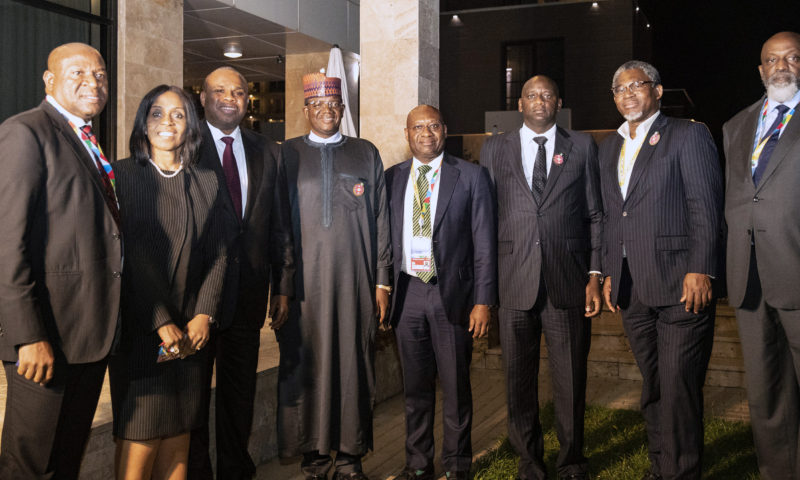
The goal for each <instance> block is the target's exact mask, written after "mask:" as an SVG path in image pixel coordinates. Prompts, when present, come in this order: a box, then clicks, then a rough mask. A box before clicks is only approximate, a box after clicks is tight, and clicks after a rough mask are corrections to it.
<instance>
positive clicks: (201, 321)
mask: <svg viewBox="0 0 800 480" xmlns="http://www.w3.org/2000/svg"><path fill="white" fill-rule="evenodd" d="M210 318H211V317H210V316H208V315H204V314H200V315H195V316H194V318H193V319H191V320H190V321H189V323H187V324H186V336H187V337H188V338H187V344H188V345H189V346H190V347H191V348H192V350H200V349H201V348H203V347H205V346H206V345H207V344H208V339H209V337H210V336H211V327H210V326H209V324H208V320H209V319H210Z"/></svg>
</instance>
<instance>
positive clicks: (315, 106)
mask: <svg viewBox="0 0 800 480" xmlns="http://www.w3.org/2000/svg"><path fill="white" fill-rule="evenodd" d="M306 106H308V107H310V108H313V109H314V110H319V109H321V108H322V107H324V106H327V107H328V108H330V109H331V110H337V109H339V108H341V107H344V103H342V102H322V101H320V100H312V101H310V102H308V103H307V104H306Z"/></svg>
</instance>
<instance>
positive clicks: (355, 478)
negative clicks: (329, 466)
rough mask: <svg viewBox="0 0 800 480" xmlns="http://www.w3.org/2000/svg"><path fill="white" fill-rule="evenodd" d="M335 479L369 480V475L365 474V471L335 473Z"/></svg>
mask: <svg viewBox="0 0 800 480" xmlns="http://www.w3.org/2000/svg"><path fill="white" fill-rule="evenodd" d="M333 480H369V477H367V476H366V475H364V472H350V473H339V472H336V473H334V474H333Z"/></svg>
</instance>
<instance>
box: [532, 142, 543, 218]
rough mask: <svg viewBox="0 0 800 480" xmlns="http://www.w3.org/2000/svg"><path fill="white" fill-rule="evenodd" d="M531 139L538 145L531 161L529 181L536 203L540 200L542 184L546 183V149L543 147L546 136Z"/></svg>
mask: <svg viewBox="0 0 800 480" xmlns="http://www.w3.org/2000/svg"><path fill="white" fill-rule="evenodd" d="M533 141H534V142H536V144H537V145H539V149H538V150H537V151H536V161H535V162H533V181H532V182H531V183H532V184H533V185H532V191H533V199H534V200H536V204H537V205H538V204H540V203H541V202H542V193H544V185H545V183H547V151H546V150H545V148H544V144H545V143H546V142H547V137H533Z"/></svg>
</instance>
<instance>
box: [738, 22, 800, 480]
mask: <svg viewBox="0 0 800 480" xmlns="http://www.w3.org/2000/svg"><path fill="white" fill-rule="evenodd" d="M758 70H759V72H760V73H761V79H762V81H763V82H764V87H765V88H766V90H767V93H766V96H764V97H761V98H760V99H759V100H758V101H757V102H756V103H754V104H752V105H750V106H749V107H747V108H745V109H744V110H742V111H741V112H739V113H738V114H737V115H736V116H735V117H733V118H732V119H731V120H729V121H728V122H727V123H726V124H725V126H724V127H723V129H722V132H723V135H724V146H725V157H726V158H727V160H728V161H727V163H726V166H725V178H726V193H725V219H726V220H727V222H728V259H727V263H728V293H729V295H728V301H729V303H730V305H731V306H732V307H735V308H736V318H737V320H738V322H739V333H740V336H741V341H742V352H743V354H744V366H745V370H746V372H747V399H748V403H749V405H750V421H751V424H752V427H753V437H754V438H755V445H756V454H757V456H758V465H759V470H760V471H761V478H764V479H778V478H781V479H782V478H800V449H799V448H798V432H800V393H798V392H799V391H800V388H799V387H800V384H799V382H798V378H800V348H799V347H798V345H800V289H798V287H797V286H798V284H800V217H798V216H797V212H798V211H800V197H798V196H797V186H798V184H799V183H800V181H799V180H798V179H800V162H798V161H799V160H800V141H799V140H800V121H793V122H791V121H790V120H791V119H792V114H793V113H794V111H795V108H796V107H797V104H798V102H800V35H799V34H797V33H794V32H780V33H777V34H775V35H773V36H772V37H771V38H770V39H769V40H767V41H766V43H764V46H763V47H762V49H761V65H759V67H758Z"/></svg>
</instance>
